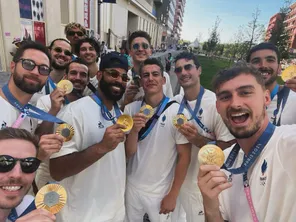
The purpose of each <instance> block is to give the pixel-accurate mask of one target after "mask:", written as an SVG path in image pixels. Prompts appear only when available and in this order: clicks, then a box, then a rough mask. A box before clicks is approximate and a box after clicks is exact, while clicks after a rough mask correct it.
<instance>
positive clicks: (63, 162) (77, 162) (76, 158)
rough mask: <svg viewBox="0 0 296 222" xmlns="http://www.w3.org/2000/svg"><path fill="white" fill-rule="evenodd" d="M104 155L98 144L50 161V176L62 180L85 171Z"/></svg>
mask: <svg viewBox="0 0 296 222" xmlns="http://www.w3.org/2000/svg"><path fill="white" fill-rule="evenodd" d="M105 154H106V152H105V151H103V149H102V146H101V144H100V143H97V144H95V145H92V146H90V147H88V148H87V149H85V150H83V151H81V152H75V153H71V154H68V155H65V156H61V157H57V158H53V159H51V160H50V174H51V176H52V177H53V178H54V179H55V180H57V181H60V180H63V179H65V178H67V177H71V176H73V175H76V174H78V173H80V172H81V171H83V170H85V169H86V168H88V167H89V166H91V165H92V164H94V163H95V162H96V161H98V160H99V159H101V158H102V157H103V156H104V155H105Z"/></svg>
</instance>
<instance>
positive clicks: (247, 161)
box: [222, 123, 275, 222]
mask: <svg viewBox="0 0 296 222" xmlns="http://www.w3.org/2000/svg"><path fill="white" fill-rule="evenodd" d="M274 130H275V126H274V125H273V124H271V123H268V126H267V128H266V129H265V131H264V132H263V134H262V135H261V136H260V138H259V139H258V140H257V141H256V143H255V145H254V146H253V148H252V150H251V152H250V153H249V154H248V155H247V156H245V157H244V160H243V163H242V165H241V167H239V168H236V169H229V168H230V167H232V165H233V163H234V161H235V159H236V157H237V155H238V153H239V150H240V146H239V145H238V144H236V145H235V146H234V147H233V149H232V150H231V152H230V154H229V156H228V158H227V160H226V162H225V164H224V165H223V167H222V168H224V169H226V170H227V171H229V172H230V173H232V174H241V173H243V184H244V192H245V195H246V198H247V201H248V205H249V208H250V211H251V215H252V218H253V222H258V221H259V220H258V218H257V215H256V211H255V208H254V205H253V201H252V196H251V190H250V186H249V181H248V176H247V172H248V169H249V168H250V167H251V166H252V164H253V163H254V162H255V160H256V159H257V157H258V156H259V155H260V153H261V152H262V150H263V149H264V147H265V146H266V144H267V143H268V141H269V140H270V138H271V136H272V135H273V133H274Z"/></svg>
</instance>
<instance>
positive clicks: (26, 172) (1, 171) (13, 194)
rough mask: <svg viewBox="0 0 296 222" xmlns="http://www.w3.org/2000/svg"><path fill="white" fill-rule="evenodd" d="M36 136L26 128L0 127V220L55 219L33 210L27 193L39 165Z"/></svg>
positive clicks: (44, 212) (50, 221)
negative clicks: (0, 128)
mask: <svg viewBox="0 0 296 222" xmlns="http://www.w3.org/2000/svg"><path fill="white" fill-rule="evenodd" d="M37 152H38V138H37V137H36V136H33V135H32V134H31V133H29V132H28V131H27V130H24V129H15V128H10V127H8V128H5V129H2V130H0V221H1V222H14V221H17V222H31V221H48V222H53V221H55V216H54V215H53V214H51V213H50V212H48V211H46V210H43V209H36V207H35V203H34V197H33V196H31V195H27V193H28V191H29V189H30V187H31V184H32V182H33V180H34V176H35V172H36V170H37V168H38V166H39V164H40V160H39V159H37V158H36V155H37Z"/></svg>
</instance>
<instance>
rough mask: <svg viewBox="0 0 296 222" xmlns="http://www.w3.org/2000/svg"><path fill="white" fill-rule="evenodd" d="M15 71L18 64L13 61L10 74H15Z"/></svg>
mask: <svg viewBox="0 0 296 222" xmlns="http://www.w3.org/2000/svg"><path fill="white" fill-rule="evenodd" d="M15 69H16V63H15V62H14V61H11V62H10V72H11V74H13V73H14V71H15Z"/></svg>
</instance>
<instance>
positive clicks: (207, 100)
mask: <svg viewBox="0 0 296 222" xmlns="http://www.w3.org/2000/svg"><path fill="white" fill-rule="evenodd" d="M201 71H202V69H201V66H200V63H199V61H198V59H197V56H196V55H194V54H193V53H189V52H182V53H180V54H179V55H178V56H177V57H176V59H175V73H176V75H177V77H178V82H179V84H180V86H181V87H183V89H184V95H177V96H175V98H174V99H175V100H176V101H177V102H179V103H180V107H182V109H187V110H189V112H190V121H189V122H187V123H185V124H184V125H183V126H181V127H180V129H179V131H180V132H181V133H182V134H183V135H184V136H185V137H186V138H187V139H188V141H189V142H190V143H192V144H193V146H192V150H191V163H190V166H189V169H188V172H187V175H186V179H185V181H184V183H183V185H182V188H181V191H180V201H181V204H182V206H183V209H184V210H185V212H186V220H187V222H201V221H204V208H203V205H202V198H201V194H200V191H199V190H198V188H197V187H196V184H197V176H196V175H197V174H198V168H199V164H198V160H197V156H198V152H199V149H200V148H201V147H202V146H204V145H206V144H207V143H209V142H210V143H215V144H217V146H219V147H221V148H222V149H224V148H227V147H229V146H230V145H231V144H232V143H233V141H232V140H233V139H234V137H233V136H232V135H231V134H230V133H229V131H228V129H227V128H226V126H225V125H224V123H223V121H222V119H221V117H220V115H219V114H218V112H217V109H216V97H215V94H214V93H213V92H211V91H210V90H207V89H204V88H203V87H202V86H201V84H200V75H201Z"/></svg>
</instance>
